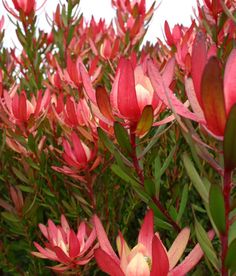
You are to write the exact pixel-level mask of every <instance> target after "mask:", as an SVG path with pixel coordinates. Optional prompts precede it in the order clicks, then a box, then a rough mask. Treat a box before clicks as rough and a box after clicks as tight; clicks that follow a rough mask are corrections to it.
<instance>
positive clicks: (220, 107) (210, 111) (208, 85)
mask: <svg viewBox="0 0 236 276" xmlns="http://www.w3.org/2000/svg"><path fill="white" fill-rule="evenodd" d="M201 96H202V108H203V112H204V115H205V119H206V122H207V128H208V129H209V130H210V131H211V132H212V133H213V134H215V135H217V136H223V135H224V129H225V123H226V112H225V102H224V91H223V81H222V77H221V69H220V66H219V63H218V61H217V59H216V58H215V57H211V58H210V60H209V61H208V63H207V64H206V66H205V69H204V71H203V76H202V81H201Z"/></svg>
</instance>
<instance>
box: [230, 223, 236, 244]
mask: <svg viewBox="0 0 236 276" xmlns="http://www.w3.org/2000/svg"><path fill="white" fill-rule="evenodd" d="M234 239H236V221H234V222H233V223H232V224H231V225H230V228H229V243H231V242H232V241H233V240H234Z"/></svg>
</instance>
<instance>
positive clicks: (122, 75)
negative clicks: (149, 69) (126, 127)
mask: <svg viewBox="0 0 236 276" xmlns="http://www.w3.org/2000/svg"><path fill="white" fill-rule="evenodd" d="M110 101H111V106H112V109H113V113H114V114H115V115H117V116H118V117H120V118H123V119H125V120H128V121H129V122H130V124H131V125H132V124H136V123H138V121H139V120H140V118H141V115H142V112H143V110H144V108H145V107H146V106H147V105H150V106H152V108H153V111H154V114H156V113H158V110H159V109H160V107H161V106H162V102H161V101H160V100H159V99H158V97H157V95H156V93H155V91H154V89H153V86H152V84H151V82H150V79H149V78H148V76H147V75H146V74H145V70H144V67H143V66H142V65H136V66H133V65H132V62H131V61H130V60H128V59H125V58H121V60H120V63H119V65H118V68H117V72H116V77H115V80H114V83H113V86H112V91H111V94H110Z"/></svg>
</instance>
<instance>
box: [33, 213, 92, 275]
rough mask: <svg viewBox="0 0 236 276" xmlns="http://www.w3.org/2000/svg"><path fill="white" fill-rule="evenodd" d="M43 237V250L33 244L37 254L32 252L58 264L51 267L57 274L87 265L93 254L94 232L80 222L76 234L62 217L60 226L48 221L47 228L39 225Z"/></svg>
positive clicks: (36, 244)
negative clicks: (44, 240)
mask: <svg viewBox="0 0 236 276" xmlns="http://www.w3.org/2000/svg"><path fill="white" fill-rule="evenodd" d="M39 228H40V230H41V232H42V233H43V235H44V237H45V238H46V239H47V240H48V242H46V243H45V248H43V247H42V246H40V245H39V244H38V243H37V242H34V245H35V247H36V248H37V249H38V251H39V252H32V254H33V255H34V256H36V257H39V258H42V259H49V260H52V261H56V262H60V264H59V265H56V266H53V267H51V268H52V269H53V270H55V271H57V272H63V271H65V270H68V269H72V268H76V267H78V266H81V265H85V264H87V263H88V262H89V261H90V260H91V259H92V258H93V254H94V248H95V247H96V245H94V241H95V239H96V231H95V229H93V230H92V231H91V230H90V229H89V228H88V227H87V226H86V224H85V222H81V224H80V225H79V227H78V231H77V234H76V233H75V232H74V230H73V229H71V228H70V226H69V224H68V222H67V220H66V218H65V216H64V215H62V216H61V225H59V226H56V225H55V224H54V223H53V221H52V220H50V219H49V220H48V226H45V225H43V224H39Z"/></svg>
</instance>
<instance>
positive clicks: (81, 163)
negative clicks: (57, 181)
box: [52, 132, 100, 181]
mask: <svg viewBox="0 0 236 276" xmlns="http://www.w3.org/2000/svg"><path fill="white" fill-rule="evenodd" d="M70 142H71V143H69V141H68V140H67V139H63V148H64V152H63V154H62V157H63V159H64V162H65V163H66V166H63V167H62V168H60V167H55V166H53V167H52V168H53V169H54V170H56V171H58V172H61V173H64V174H67V175H71V176H72V177H74V178H77V179H80V180H81V181H83V176H81V175H78V173H81V172H83V171H84V170H93V169H95V168H96V167H97V166H98V165H99V164H100V157H99V156H97V155H96V153H97V148H96V145H95V146H94V147H93V149H91V148H89V147H88V146H87V145H86V144H85V143H84V142H82V141H81V140H80V138H79V137H78V136H77V134H76V133H75V132H72V134H71V137H70Z"/></svg>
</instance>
